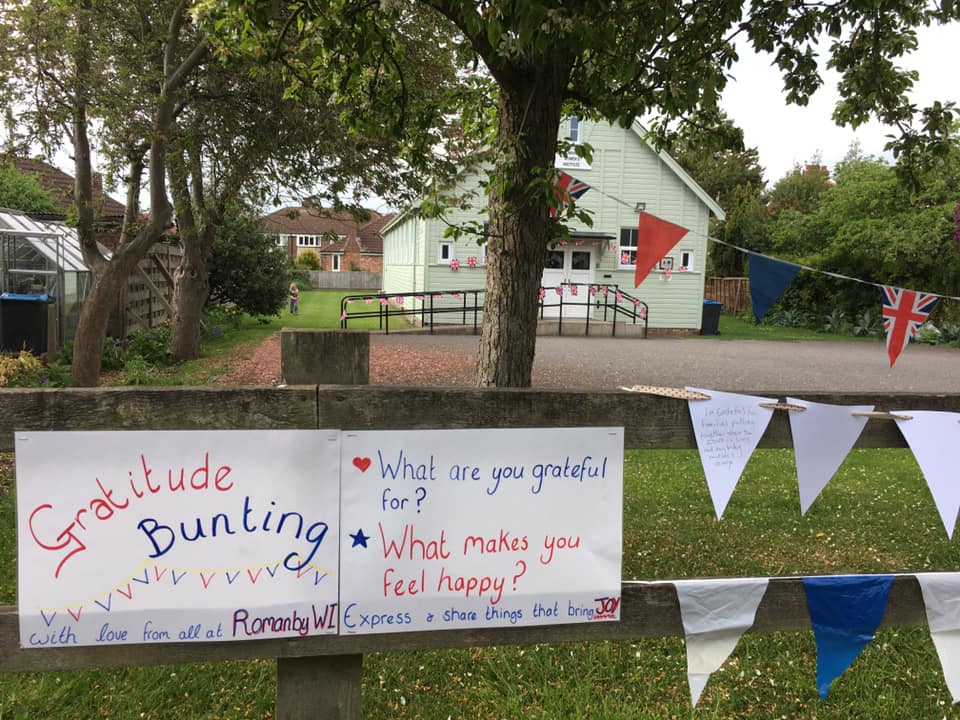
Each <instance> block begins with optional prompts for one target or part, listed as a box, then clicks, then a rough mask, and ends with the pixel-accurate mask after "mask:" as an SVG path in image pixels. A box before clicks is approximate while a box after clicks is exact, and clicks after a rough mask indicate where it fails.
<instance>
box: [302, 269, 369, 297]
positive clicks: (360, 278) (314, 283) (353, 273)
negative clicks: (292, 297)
mask: <svg viewBox="0 0 960 720" xmlns="http://www.w3.org/2000/svg"><path fill="white" fill-rule="evenodd" d="M381 282H383V273H378V272H368V271H365V270H350V271H342V272H332V271H330V270H324V271H320V270H311V271H310V286H311V287H314V288H317V289H318V290H374V291H376V292H380V283H381Z"/></svg>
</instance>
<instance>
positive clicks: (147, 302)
mask: <svg viewBox="0 0 960 720" xmlns="http://www.w3.org/2000/svg"><path fill="white" fill-rule="evenodd" d="M182 255H183V250H182V249H181V248H180V245H179V244H177V243H157V244H156V245H154V246H153V247H152V248H151V250H150V253H149V254H148V255H147V257H145V258H144V259H143V260H141V261H140V262H139V264H138V265H137V269H136V270H134V271H133V272H132V273H131V274H130V277H129V278H127V283H126V285H125V286H124V288H123V290H122V291H121V293H120V301H119V303H118V305H117V311H116V313H115V314H114V318H113V322H112V324H111V327H110V334H111V335H113V336H114V337H127V336H128V335H130V334H131V333H133V332H134V331H135V330H139V329H141V328H144V329H148V328H154V327H157V326H158V325H161V324H163V322H165V321H166V320H169V319H171V318H172V317H173V308H172V305H171V303H172V302H173V271H174V270H175V269H176V267H177V265H178V264H179V263H180V257H181V256H182Z"/></svg>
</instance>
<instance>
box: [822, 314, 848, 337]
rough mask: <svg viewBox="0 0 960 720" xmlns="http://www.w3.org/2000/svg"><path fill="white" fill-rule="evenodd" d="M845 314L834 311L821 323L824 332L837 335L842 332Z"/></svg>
mask: <svg viewBox="0 0 960 720" xmlns="http://www.w3.org/2000/svg"><path fill="white" fill-rule="evenodd" d="M846 320H847V314H846V313H845V312H844V311H843V310H834V311H833V312H831V313H830V314H829V315H827V317H826V318H824V321H823V330H824V332H828V333H834V334H839V333H841V332H843V329H844V325H845V324H846Z"/></svg>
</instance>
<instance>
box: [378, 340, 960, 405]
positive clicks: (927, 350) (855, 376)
mask: <svg viewBox="0 0 960 720" xmlns="http://www.w3.org/2000/svg"><path fill="white" fill-rule="evenodd" d="M477 342H478V340H477V338H476V337H475V336H462V335H435V336H430V335H418V334H416V335H415V334H402V333H398V334H391V335H374V336H371V344H372V345H373V346H374V347H375V348H381V349H382V350H383V351H386V352H403V350H404V349H409V350H414V351H418V352H424V353H429V352H431V351H437V352H442V353H444V354H445V355H447V356H449V355H462V356H463V358H464V359H465V361H466V360H467V359H472V358H474V357H475V356H476V352H477ZM533 384H534V387H542V388H566V387H570V388H573V387H576V388H596V389H615V388H617V387H619V386H621V385H635V384H643V385H663V386H669V387H683V386H684V385H693V386H699V387H706V388H712V389H715V390H730V391H741V392H742V391H786V392H792V391H796V392H801V391H824V392H834V391H844V392H884V391H887V392H932V393H960V349H957V348H948V347H931V346H928V345H913V344H911V345H909V346H908V347H907V349H906V350H905V351H904V352H903V353H902V354H901V355H900V357H899V359H898V360H897V364H896V365H895V366H894V367H893V368H890V367H889V361H888V359H887V353H886V348H885V346H884V344H883V342H882V341H873V342H831V341H808V342H773V341H768V340H725V339H721V338H648V339H646V340H640V339H633V338H596V337H595V338H584V337H563V338H558V337H540V338H537V355H536V359H535V361H534V382H533Z"/></svg>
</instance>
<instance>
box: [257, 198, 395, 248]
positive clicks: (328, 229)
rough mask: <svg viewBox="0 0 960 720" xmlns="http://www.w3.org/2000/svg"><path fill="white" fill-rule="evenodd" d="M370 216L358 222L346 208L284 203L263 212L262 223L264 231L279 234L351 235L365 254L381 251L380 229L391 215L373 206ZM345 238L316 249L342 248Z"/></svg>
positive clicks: (344, 236)
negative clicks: (286, 205) (325, 208)
mask: <svg viewBox="0 0 960 720" xmlns="http://www.w3.org/2000/svg"><path fill="white" fill-rule="evenodd" d="M367 212H368V213H370V220H368V221H367V222H358V221H357V219H356V218H355V217H354V216H353V214H352V213H350V212H347V211H333V210H324V209H322V208H315V207H303V206H298V207H286V208H280V209H279V210H274V211H273V212H272V213H270V214H269V215H266V216H264V218H263V226H264V229H265V230H266V231H267V232H275V233H279V234H281V235H336V236H337V237H338V238H347V239H349V238H354V239H356V240H357V244H358V245H359V246H360V252H361V253H364V254H372V255H382V254H383V238H382V237H381V236H380V230H381V229H382V228H383V226H384V225H386V224H387V222H389V221H390V220H391V219H392V218H393V217H394V216H393V215H392V214H390V215H381V214H380V213H378V212H377V211H376V210H369V209H367ZM346 243H347V240H340V239H338V240H336V241H335V242H332V243H326V242H325V243H322V245H320V246H319V247H318V248H317V252H319V253H321V254H323V253H329V252H343V250H344V246H345V245H346Z"/></svg>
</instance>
